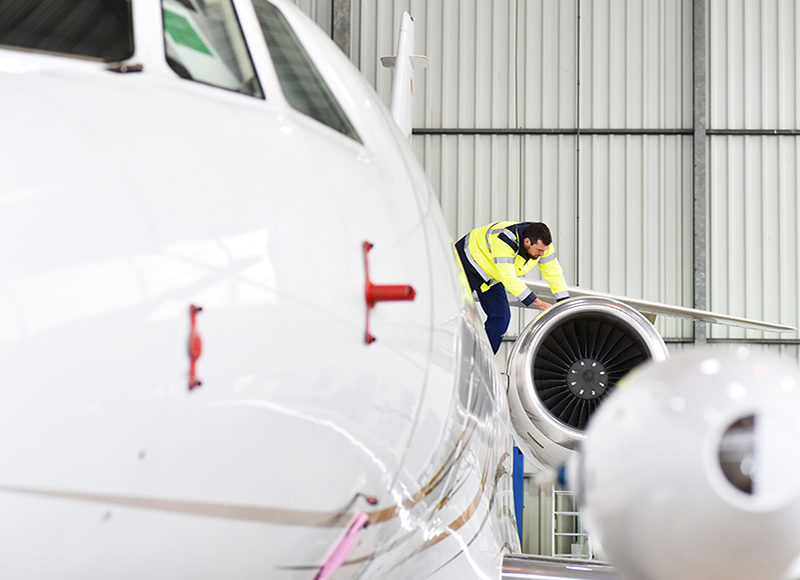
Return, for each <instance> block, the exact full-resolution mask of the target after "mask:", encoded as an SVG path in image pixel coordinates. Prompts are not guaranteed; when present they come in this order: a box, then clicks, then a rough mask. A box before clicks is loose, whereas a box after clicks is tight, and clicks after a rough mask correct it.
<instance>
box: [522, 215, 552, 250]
mask: <svg viewBox="0 0 800 580" xmlns="http://www.w3.org/2000/svg"><path fill="white" fill-rule="evenodd" d="M552 243H553V236H552V235H551V234H550V228H548V227H547V226H546V225H545V224H543V223H542V222H533V223H532V224H531V225H529V226H528V227H527V228H525V230H524V231H523V232H522V245H523V247H524V248H525V250H526V251H527V252H528V255H529V256H530V257H531V258H541V257H542V256H543V255H544V253H545V252H546V251H547V248H549V247H550V244H552Z"/></svg>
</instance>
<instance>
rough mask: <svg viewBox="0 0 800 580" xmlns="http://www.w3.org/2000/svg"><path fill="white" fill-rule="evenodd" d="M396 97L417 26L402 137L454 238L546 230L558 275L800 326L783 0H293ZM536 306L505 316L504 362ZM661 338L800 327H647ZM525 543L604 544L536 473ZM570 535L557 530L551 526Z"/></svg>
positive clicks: (791, 96) (759, 338) (674, 323)
mask: <svg viewBox="0 0 800 580" xmlns="http://www.w3.org/2000/svg"><path fill="white" fill-rule="evenodd" d="M295 3H296V4H297V5H298V6H299V7H300V8H302V9H303V10H304V11H305V12H306V13H307V14H309V15H310V16H311V17H312V18H313V19H314V20H315V21H316V22H317V23H318V24H319V25H320V26H321V27H322V28H323V29H324V30H326V31H327V32H328V33H329V34H330V36H331V37H332V38H333V39H334V40H335V41H336V42H337V44H338V45H339V46H340V48H342V50H343V51H344V52H345V53H346V54H347V55H348V56H349V57H350V59H351V60H352V61H353V62H354V63H355V64H356V66H357V67H358V68H359V69H360V70H361V72H362V73H363V74H364V75H365V76H366V78H367V79H368V80H369V81H370V82H371V83H372V85H373V86H374V87H375V89H376V90H377V92H378V94H379V95H380V96H381V98H382V99H383V100H384V102H386V103H388V102H389V98H390V93H391V71H390V70H387V69H384V68H382V67H381V65H380V61H379V59H380V57H381V56H385V55H391V54H393V53H394V47H395V42H396V38H397V33H398V28H399V23H400V17H401V15H402V13H403V11H408V12H409V13H410V14H411V16H412V17H413V18H414V20H415V23H416V43H415V44H416V46H415V49H416V52H417V53H418V54H422V55H425V56H427V57H428V59H429V64H428V68H427V69H425V70H424V71H418V73H417V76H416V77H415V79H414V83H415V107H414V118H413V128H414V129H413V137H412V145H413V149H414V151H415V153H416V154H417V155H418V157H419V159H420V160H421V162H422V163H423V164H424V167H425V169H426V172H427V174H428V177H429V178H430V180H431V182H432V184H433V187H434V190H435V191H436V193H437V195H438V196H439V200H440V202H441V205H442V208H443V211H444V215H445V218H446V221H447V225H448V226H449V228H450V232H451V235H452V236H453V238H454V239H457V238H458V237H460V236H462V235H463V234H465V233H466V232H467V231H469V230H470V229H472V228H474V227H477V226H481V225H485V224H486V223H489V222H492V221H498V220H505V219H508V220H518V221H535V220H541V221H544V222H546V223H548V224H549V225H550V226H551V228H552V230H553V234H554V241H555V245H556V247H557V251H558V256H559V260H560V262H561V264H562V265H563V267H564V270H565V275H566V277H567V282H568V284H570V285H572V286H581V287H586V288H591V289H593V290H597V291H601V292H608V293H611V294H617V295H625V296H631V297H636V298H643V299H646V300H652V301H658V302H665V303H670V304H675V305H681V306H688V307H696V308H700V309H706V310H712V311H715V312H720V313H725V314H731V315H735V316H742V317H747V318H753V319H758V320H765V321H769V322H775V323H781V324H785V325H791V326H794V327H799V326H800V304H798V299H797V288H798V286H799V285H800V249H798V248H800V227H799V226H800V223H798V222H800V204H799V203H798V199H797V190H798V184H799V183H800V147H799V146H798V135H800V37H799V35H800V32H799V31H800V6H798V4H797V3H796V2H794V0H764V1H760V2H756V1H752V0H730V1H727V0H679V1H677V2H675V1H672V0H430V1H428V0H391V1H383V0H381V1H380V2H378V1H376V0H295ZM533 314H535V313H534V312H532V311H530V310H527V311H524V310H517V309H512V322H511V326H510V328H509V331H508V334H507V337H506V342H505V343H504V346H503V347H502V348H501V351H500V353H499V354H498V358H499V360H498V362H499V363H500V367H501V368H503V366H504V365H503V361H504V360H505V357H506V356H507V355H508V352H509V350H510V345H511V344H513V340H514V339H515V337H516V336H518V335H519V333H520V332H521V330H522V329H523V328H524V327H525V325H526V324H527V323H528V322H530V321H531V320H532V318H533ZM656 327H657V329H658V331H659V333H660V334H661V335H662V336H663V337H664V340H665V342H666V343H667V346H668V348H669V350H670V351H672V352H677V351H680V350H682V349H686V348H692V347H693V346H694V345H696V344H699V343H713V344H719V345H739V344H743V343H744V344H747V345H749V346H751V347H753V348H756V349H763V350H768V351H773V352H777V353H778V354H780V355H781V356H783V357H786V358H788V359H790V360H794V361H798V362H800V347H799V345H800V337H799V336H798V334H797V333H794V334H788V335H787V334H781V335H778V334H775V333H768V332H760V331H752V330H744V329H739V328H734V327H726V326H721V325H708V324H705V323H695V324H693V323H691V322H686V321H681V320H677V319H659V320H657V321H656ZM526 485H527V496H526V501H525V506H526V511H525V517H524V520H525V530H526V533H525V537H524V548H525V550H526V551H528V552H531V553H543V554H552V553H565V554H572V555H582V556H586V557H595V556H597V555H598V554H596V553H595V551H594V548H593V547H592V545H591V541H590V539H589V538H586V537H585V536H582V535H580V534H581V533H582V532H581V530H580V529H579V524H578V523H577V516H576V509H575V506H574V498H572V497H571V496H570V495H569V494H559V493H555V494H554V493H553V492H552V490H544V491H540V490H539V489H538V487H537V486H536V485H535V484H534V483H533V481H532V478H528V480H527V484H526ZM561 533H563V534H565V535H563V536H559V535H558V534H561Z"/></svg>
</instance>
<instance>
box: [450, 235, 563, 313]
mask: <svg viewBox="0 0 800 580" xmlns="http://www.w3.org/2000/svg"><path fill="white" fill-rule="evenodd" d="M528 225H529V224H528V223H526V222H522V223H519V222H495V223H492V224H489V225H487V226H484V227H482V228H477V229H474V230H472V231H471V232H470V233H469V238H468V239H467V242H468V243H467V244H465V246H464V253H465V254H466V257H467V260H468V261H469V263H470V265H471V266H472V268H473V270H475V272H476V273H477V274H478V275H479V276H480V277H481V278H482V279H483V282H484V283H483V284H482V285H481V292H486V291H487V290H488V289H489V288H491V287H492V286H493V285H495V284H497V283H498V282H499V283H501V284H503V286H505V287H506V290H508V291H509V292H510V293H511V294H513V295H514V296H516V297H517V299H518V300H519V301H520V302H522V303H523V304H525V305H530V303H531V302H533V301H534V300H535V298H536V296H535V295H534V294H533V293H532V292H531V291H530V290H529V289H528V287H527V286H526V285H525V283H524V282H522V281H521V280H519V276H523V275H525V274H527V273H528V272H530V270H531V269H532V268H533V267H534V266H539V271H540V272H541V273H542V277H543V278H544V279H545V281H547V284H548V285H549V286H550V290H551V291H552V292H553V296H555V298H556V299H557V300H558V299H561V298H568V297H569V293H568V292H567V282H566V280H565V279H564V271H563V270H562V269H561V264H559V263H558V258H556V251H555V247H554V246H553V244H550V246H549V247H548V248H547V251H546V252H545V253H544V255H543V256H541V257H540V258H531V257H530V256H528V255H527V253H526V251H525V248H524V247H523V245H522V237H523V235H522V232H523V231H524V230H525V228H526V227H527V226H528ZM532 241H534V242H535V241H536V240H532Z"/></svg>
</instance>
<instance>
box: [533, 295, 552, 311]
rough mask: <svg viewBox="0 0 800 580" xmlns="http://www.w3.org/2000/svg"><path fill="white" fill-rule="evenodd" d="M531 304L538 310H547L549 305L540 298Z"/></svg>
mask: <svg viewBox="0 0 800 580" xmlns="http://www.w3.org/2000/svg"><path fill="white" fill-rule="evenodd" d="M531 304H533V305H534V306H535V307H536V308H538V309H539V310H547V309H548V308H550V305H549V304H548V303H547V302H545V301H544V300H542V299H541V298H537V299H536V300H534V301H533V302H531Z"/></svg>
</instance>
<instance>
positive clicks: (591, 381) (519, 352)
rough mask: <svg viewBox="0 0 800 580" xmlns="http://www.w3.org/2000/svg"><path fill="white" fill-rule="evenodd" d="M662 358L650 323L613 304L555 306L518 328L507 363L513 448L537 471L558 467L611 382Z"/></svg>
mask: <svg viewBox="0 0 800 580" xmlns="http://www.w3.org/2000/svg"><path fill="white" fill-rule="evenodd" d="M666 358H667V348H666V346H665V345H664V341H663V340H662V338H661V337H660V336H659V334H658V333H657V332H656V329H655V328H654V327H653V325H652V324H650V322H649V321H648V320H647V319H646V318H645V317H644V316H643V315H642V314H641V313H639V312H638V311H637V310H634V309H633V308H631V307H629V306H627V305H625V304H623V303H621V302H618V301H616V300H613V299H610V298H598V297H580V298H571V299H569V300H565V301H563V302H559V303H557V304H555V305H554V306H552V307H551V308H549V309H547V310H546V311H544V312H542V313H541V314H540V315H539V316H538V317H537V318H536V319H535V320H533V321H532V322H531V323H530V324H529V325H528V326H527V327H525V329H524V330H523V331H522V334H521V335H520V337H519V338H518V339H517V341H516V343H515V344H514V348H513V349H512V351H511V355H510V356H509V359H508V368H507V374H508V400H509V405H510V408H511V421H512V423H513V426H514V431H515V439H516V441H517V445H518V446H519V448H520V449H521V450H522V452H523V454H524V455H525V456H526V458H528V459H529V460H530V461H531V462H532V463H533V464H534V465H538V466H539V467H540V468H547V467H557V466H560V465H562V464H563V463H564V462H565V461H566V460H567V459H568V458H569V456H570V455H571V452H572V451H573V450H575V449H577V448H578V446H579V443H580V441H581V440H582V439H583V438H584V429H585V428H586V424H587V422H588V421H589V418H590V417H591V416H592V414H593V413H594V412H595V410H597V408H598V407H599V406H600V405H601V404H602V402H603V401H604V400H605V399H606V398H607V397H608V396H609V395H610V394H611V393H612V392H613V391H614V389H615V387H616V385H617V382H618V381H619V380H620V379H621V378H622V377H623V376H624V375H625V374H626V373H627V372H628V371H630V370H631V369H632V368H633V367H635V366H637V365H639V364H641V363H643V362H645V361H647V360H651V359H652V360H664V359H666Z"/></svg>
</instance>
